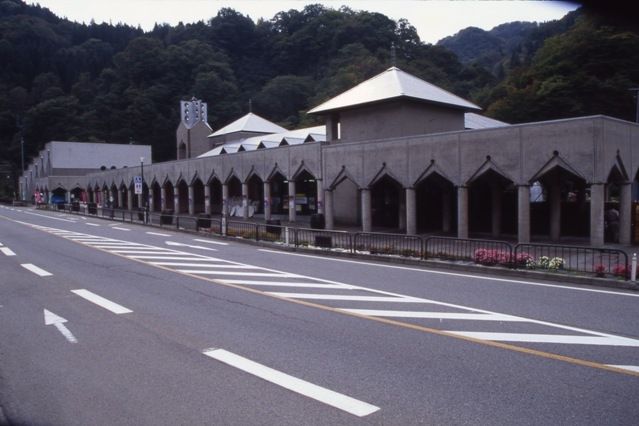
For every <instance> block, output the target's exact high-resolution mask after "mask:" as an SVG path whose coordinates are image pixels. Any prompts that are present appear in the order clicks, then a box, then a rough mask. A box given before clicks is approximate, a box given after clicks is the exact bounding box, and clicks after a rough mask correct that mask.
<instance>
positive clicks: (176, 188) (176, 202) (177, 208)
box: [173, 185, 182, 215]
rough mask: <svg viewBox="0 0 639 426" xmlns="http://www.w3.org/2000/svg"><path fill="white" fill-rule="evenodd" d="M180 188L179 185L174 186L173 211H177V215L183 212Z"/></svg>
mask: <svg viewBox="0 0 639 426" xmlns="http://www.w3.org/2000/svg"><path fill="white" fill-rule="evenodd" d="M180 207H181V206H180V187H179V186H178V185H174V186H173V209H174V210H175V214H176V215H178V214H180V211H181V210H182V209H181V208H180Z"/></svg>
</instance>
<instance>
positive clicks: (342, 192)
mask: <svg viewBox="0 0 639 426" xmlns="http://www.w3.org/2000/svg"><path fill="white" fill-rule="evenodd" d="M328 190H330V191H331V192H332V198H333V200H332V205H333V221H334V224H335V225H336V226H346V227H352V226H361V224H362V215H361V211H362V205H361V202H360V198H361V188H360V187H359V185H358V184H357V181H356V180H355V179H354V178H353V176H352V175H351V173H350V172H349V170H348V169H346V167H344V166H342V170H341V171H340V172H339V174H338V175H337V177H336V178H335V179H334V180H333V181H332V182H331V184H330V185H329V186H328Z"/></svg>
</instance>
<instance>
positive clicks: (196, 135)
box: [175, 121, 211, 160]
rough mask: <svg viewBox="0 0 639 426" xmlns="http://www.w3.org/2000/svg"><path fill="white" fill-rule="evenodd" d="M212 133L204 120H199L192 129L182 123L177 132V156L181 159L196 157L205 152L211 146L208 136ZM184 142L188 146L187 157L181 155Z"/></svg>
mask: <svg viewBox="0 0 639 426" xmlns="http://www.w3.org/2000/svg"><path fill="white" fill-rule="evenodd" d="M210 134H211V128H210V127H209V125H208V124H206V123H204V122H203V121H199V122H197V123H196V124H195V125H194V126H193V127H192V128H191V129H188V128H187V127H186V126H185V125H184V123H182V122H181V123H180V125H179V126H178V128H177V130H176V132H175V138H176V141H177V145H176V150H177V153H176V158H177V159H179V160H182V159H186V158H195V157H197V156H198V155H201V154H204V153H205V152H207V151H209V150H210V149H211V148H210V146H211V143H210V141H209V139H208V136H209V135H210ZM182 144H184V145H185V146H186V153H185V157H184V158H181V157H180V146H181V145H182Z"/></svg>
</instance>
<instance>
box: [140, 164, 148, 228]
mask: <svg viewBox="0 0 639 426" xmlns="http://www.w3.org/2000/svg"><path fill="white" fill-rule="evenodd" d="M140 177H141V178H142V197H140V199H141V200H142V209H143V210H144V213H143V214H144V223H147V218H148V210H147V209H148V208H149V203H148V202H147V199H146V197H144V157H140Z"/></svg>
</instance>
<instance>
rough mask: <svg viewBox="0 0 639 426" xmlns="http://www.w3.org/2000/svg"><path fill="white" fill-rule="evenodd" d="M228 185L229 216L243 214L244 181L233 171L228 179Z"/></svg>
mask: <svg viewBox="0 0 639 426" xmlns="http://www.w3.org/2000/svg"><path fill="white" fill-rule="evenodd" d="M226 185H227V188H228V199H227V200H226V202H227V205H228V209H229V210H228V212H229V216H240V217H241V216H242V181H241V180H240V178H239V177H237V175H236V174H235V172H233V171H231V173H230V174H229V176H228V178H227V179H226Z"/></svg>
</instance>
